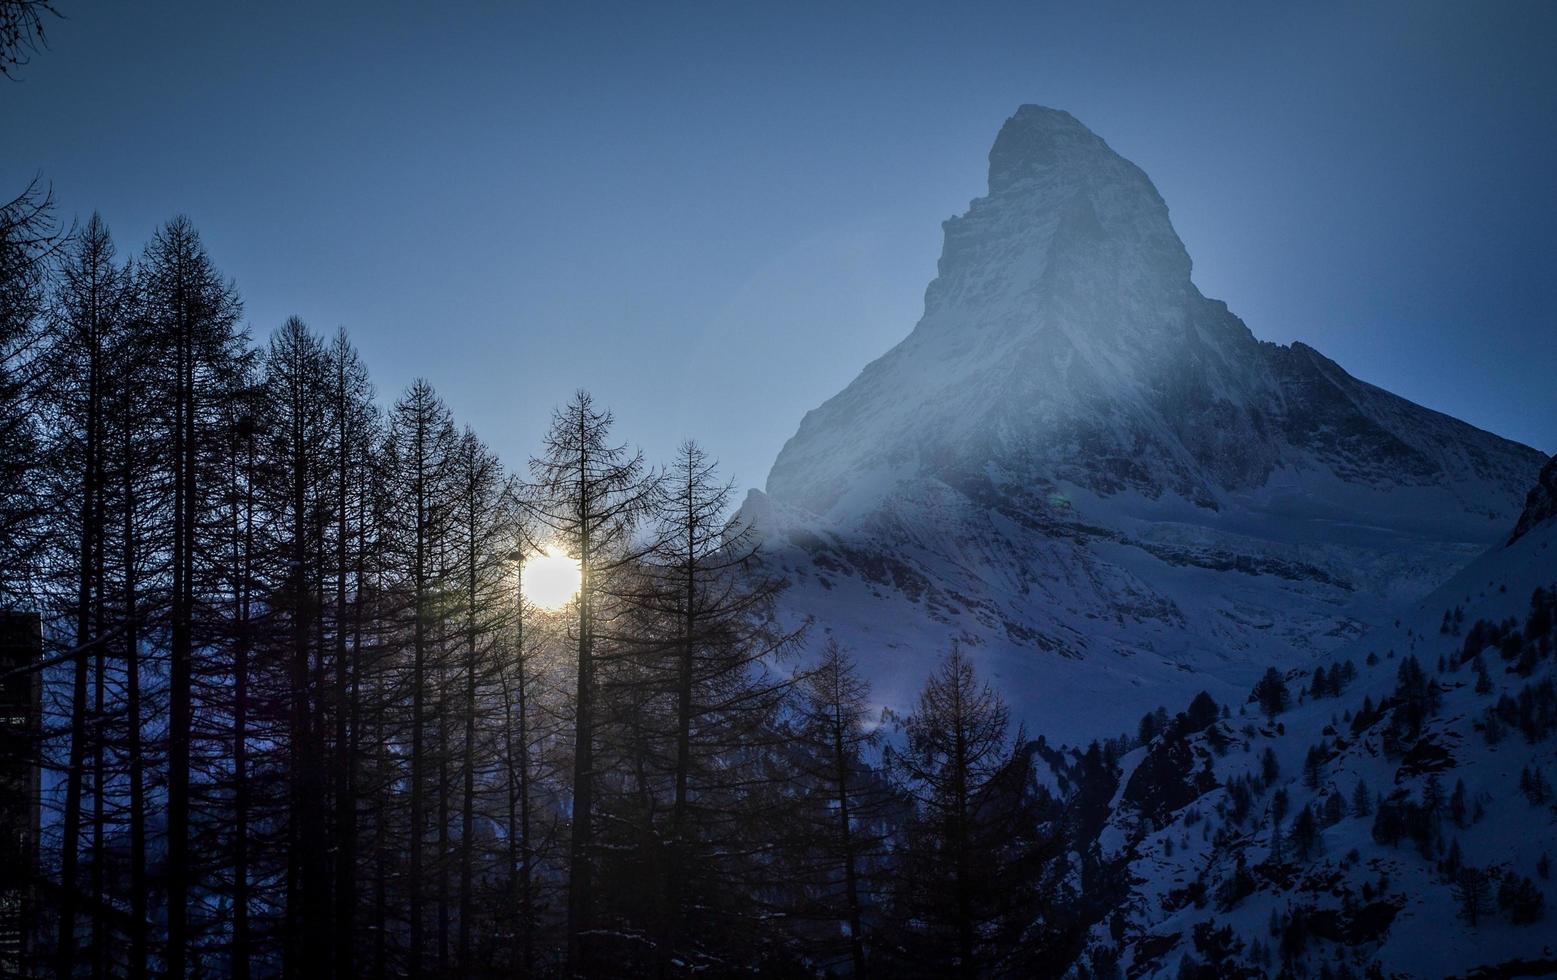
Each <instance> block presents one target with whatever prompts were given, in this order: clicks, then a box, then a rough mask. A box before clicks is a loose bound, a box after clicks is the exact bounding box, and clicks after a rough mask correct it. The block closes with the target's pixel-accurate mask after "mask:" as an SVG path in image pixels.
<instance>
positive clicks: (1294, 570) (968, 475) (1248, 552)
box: [741, 106, 1542, 740]
mask: <svg viewBox="0 0 1557 980" xmlns="http://www.w3.org/2000/svg"><path fill="white" fill-rule="evenodd" d="M945 236H946V242H945V247H944V251H943V254H942V258H941V262H940V269H939V275H938V276H937V278H936V279H935V281H934V282H933V283H931V285H930V287H929V289H928V291H927V292H926V296H925V313H924V317H923V319H921V321H920V322H919V324H918V325H917V326H916V327H915V328H914V330H913V332H912V333H911V334H910V335H909V336H908V337H907V338H906V339H905V340H904V341H903V342H902V343H900V344H899V345H898V346H897V347H895V348H893V349H892V350H891V351H889V352H888V353H887V354H885V355H884V356H883V357H881V358H880V359H878V360H877V361H875V362H874V363H872V364H871V365H869V366H868V367H866V368H865V370H864V371H863V372H862V373H861V374H860V376H859V377H858V378H857V379H856V380H855V381H854V382H853V383H852V384H850V385H849V386H848V387H847V388H846V389H845V390H844V391H842V392H841V393H839V394H838V395H837V396H835V397H834V398H832V399H830V400H829V401H828V402H826V403H825V404H824V405H822V406H821V407H820V408H818V409H816V410H814V411H812V412H810V413H808V414H807V415H806V417H805V419H804V420H803V421H802V423H801V425H800V428H799V431H798V432H797V433H796V435H795V436H794V438H792V439H791V440H790V441H789V443H788V444H787V445H786V446H785V447H784V449H783V451H782V452H781V454H780V455H779V458H778V460H777V461H776V462H775V464H774V467H773V470H772V473H771V474H770V475H769V478H768V483H767V492H766V493H761V492H756V491H753V493H752V494H751V495H750V497H749V498H748V500H747V501H746V504H745V506H744V507H743V509H742V513H741V518H742V520H743V521H745V522H746V523H748V524H750V525H753V526H755V528H756V529H757V530H758V532H759V533H760V535H761V536H762V538H763V542H764V551H765V553H766V554H767V556H768V560H769V561H770V562H771V563H772V565H773V567H774V568H775V569H776V570H777V571H779V572H780V573H782V574H783V575H784V576H785V577H786V578H788V579H789V581H790V582H791V585H792V587H791V589H790V590H789V594H788V596H787V597H786V600H785V602H786V608H787V610H788V612H789V615H791V616H792V617H794V618H797V619H798V618H800V617H803V616H807V615H809V616H814V617H815V618H816V620H817V624H818V625H817V630H816V633H815V635H816V636H817V637H818V638H820V637H821V636H822V635H824V634H834V635H837V636H838V637H839V638H840V639H841V640H843V641H844V642H846V643H847V644H848V645H849V646H851V647H852V648H853V649H854V650H855V651H856V654H857V656H858V657H859V659H860V661H861V663H862V665H863V666H864V668H865V669H866V671H867V672H868V673H869V675H870V676H871V678H872V681H873V683H874V685H875V689H876V692H877V695H878V696H879V697H880V698H881V699H882V700H883V701H884V702H885V703H886V704H888V705H891V706H894V707H903V706H905V705H906V704H907V703H908V702H909V700H910V698H911V697H912V694H913V692H914V691H916V690H917V689H918V687H919V685H920V684H921V683H922V682H923V679H924V677H925V675H926V674H927V672H928V670H929V668H930V665H931V664H932V663H933V662H934V661H935V660H936V658H938V657H939V656H941V655H942V654H943V653H944V651H945V649H946V646H947V644H948V643H949V641H950V640H951V639H953V638H957V639H961V640H962V641H963V642H964V644H965V645H966V646H967V647H968V648H969V649H970V650H971V651H972V652H973V655H974V656H975V657H976V658H977V662H978V664H979V667H980V670H981V671H983V672H984V673H985V674H986V675H987V676H990V677H992V678H993V679H994V680H995V681H996V683H997V684H998V686H999V687H1000V689H1001V691H1002V693H1004V694H1005V696H1006V697H1007V698H1008V699H1009V700H1010V701H1011V702H1012V704H1013V706H1014V707H1015V709H1016V711H1017V713H1018V715H1019V716H1020V717H1022V718H1023V719H1025V720H1026V721H1027V723H1028V725H1029V727H1030V729H1031V730H1032V731H1034V732H1044V733H1048V734H1049V735H1050V736H1051V737H1053V738H1057V739H1067V740H1077V739H1081V738H1084V737H1088V736H1093V735H1100V734H1106V733H1110V732H1116V731H1118V730H1120V729H1121V728H1122V727H1124V726H1125V725H1127V724H1133V719H1135V718H1137V717H1139V715H1140V714H1141V712H1142V711H1143V710H1145V709H1147V708H1150V707H1152V706H1154V705H1156V704H1158V703H1161V702H1163V701H1170V702H1171V701H1177V700H1182V699H1183V696H1187V695H1188V694H1190V693H1193V692H1195V691H1198V690H1200V689H1202V688H1203V689H1206V690H1209V691H1210V692H1211V693H1212V694H1213V696H1215V697H1217V698H1218V699H1219V700H1221V699H1226V698H1228V697H1231V696H1234V695H1235V694H1238V693H1239V692H1245V691H1247V690H1248V688H1249V685H1250V684H1251V683H1252V682H1253V680H1254V679H1255V678H1256V677H1257V676H1259V674H1260V673H1261V672H1262V671H1263V670H1264V669H1265V668H1266V667H1267V666H1269V665H1271V664H1280V665H1282V666H1290V665H1295V664H1300V663H1307V662H1310V661H1311V660H1313V658H1314V657H1316V656H1319V655H1322V654H1325V653H1327V652H1329V651H1332V650H1334V649H1336V648H1338V647H1340V646H1342V645H1343V644H1345V643H1347V642H1349V641H1351V640H1354V639H1355V638H1356V637H1358V636H1359V635H1361V634H1362V633H1363V632H1364V631H1365V630H1366V629H1367V628H1368V627H1369V626H1372V625H1376V624H1379V623H1383V622H1387V621H1388V619H1389V613H1388V611H1389V610H1390V609H1392V608H1394V607H1395V606H1396V605H1398V604H1399V603H1401V602H1403V601H1406V600H1409V599H1413V598H1416V597H1419V596H1421V595H1423V594H1425V593H1426V592H1428V591H1430V590H1431V589H1432V588H1434V587H1435V586H1437V585H1439V584H1441V583H1442V582H1443V581H1444V580H1445V579H1447V578H1448V577H1449V576H1450V575H1451V574H1452V573H1453V572H1454V571H1455V570H1456V569H1458V568H1459V567H1461V566H1462V565H1464V564H1465V563H1466V562H1467V561H1469V560H1470V559H1471V558H1472V557H1473V556H1474V555H1476V554H1477V553H1478V552H1479V551H1481V550H1482V549H1483V548H1485V547H1486V546H1487V545H1488V544H1490V543H1492V542H1493V541H1495V540H1498V539H1500V538H1502V537H1506V536H1507V534H1508V533H1509V528H1510V526H1511V525H1512V524H1513V522H1514V519H1515V517H1516V516H1517V515H1518V514H1519V512H1520V505H1521V502H1522V499H1523V496H1524V493H1525V491H1526V490H1527V488H1528V487H1529V486H1530V484H1531V483H1532V482H1533V481H1534V479H1535V476H1536V473H1537V471H1538V470H1539V469H1540V466H1541V463H1542V457H1541V455H1540V454H1539V453H1537V452H1535V451H1534V450H1532V449H1529V448H1528V447H1525V446H1521V445H1518V444H1516V443H1512V442H1509V441H1508V440H1505V439H1501V438H1499V437H1497V436H1494V435H1491V434H1489V433H1486V432H1482V431H1480V430H1478V429H1475V428H1473V427H1471V426H1469V425H1466V424H1464V423H1462V422H1459V421H1456V420H1454V419H1451V418H1448V417H1446V416H1444V415H1441V414H1439V413H1436V412H1432V411H1430V410H1428V409H1425V408H1422V407H1420V406H1417V405H1414V404H1412V403H1410V402H1407V401H1404V400H1403V399H1400V398H1398V397H1396V396H1394V395H1391V394H1389V393H1388V392H1385V391H1382V390H1380V389H1378V388H1375V387H1373V386H1371V385H1368V384H1366V383H1364V382H1362V381H1359V380H1357V379H1355V378H1352V377H1350V376H1349V375H1347V374H1346V372H1345V371H1343V370H1342V369H1341V368H1340V367H1339V366H1337V365H1336V364H1334V363H1333V362H1331V361H1329V360H1327V359H1326V358H1324V357H1323V356H1322V355H1320V354H1319V353H1318V352H1317V351H1314V350H1313V349H1311V348H1309V347H1306V346H1303V345H1301V344H1294V345H1292V346H1291V347H1282V346H1277V345H1274V344H1269V343H1263V342H1261V341H1258V340H1256V339H1255V338H1254V336H1253V335H1252V334H1251V333H1250V332H1249V330H1248V329H1247V328H1246V327H1245V326H1244V324H1243V323H1242V321H1240V320H1239V319H1238V318H1237V317H1236V316H1234V315H1233V314H1231V313H1230V312H1229V311H1228V310H1227V308H1226V306H1225V305H1224V304H1222V303H1219V302H1217V301H1215V300H1210V299H1207V298H1205V297H1203V296H1202V295H1201V294H1200V293H1199V291H1198V290H1197V289H1196V288H1195V286H1194V285H1193V283H1192V282H1191V280H1190V259H1189V256H1188V254H1187V253H1186V252H1185V249H1184V246H1183V245H1182V243H1181V242H1180V241H1179V239H1178V236H1177V235H1176V234H1175V232H1174V231H1173V227H1172V225H1171V223H1170V222H1169V220H1168V212H1167V207H1166V205H1165V204H1164V203H1163V201H1162V198H1161V197H1160V196H1159V195H1158V193H1157V191H1156V189H1155V188H1154V187H1153V186H1152V184H1151V182H1150V181H1149V180H1148V179H1147V177H1146V175H1145V174H1143V173H1142V172H1141V171H1140V170H1139V169H1138V168H1136V167H1135V166H1134V165H1133V164H1131V163H1129V162H1128V161H1126V160H1124V159H1123V158H1121V157H1120V156H1118V155H1117V154H1116V153H1114V152H1113V151H1112V150H1111V149H1110V148H1109V147H1108V146H1107V144H1106V143H1104V142H1103V141H1102V140H1101V139H1100V138H1098V137H1097V136H1095V135H1094V134H1092V133H1091V132H1090V131H1088V130H1087V129H1086V128H1085V127H1084V126H1082V125H1081V124H1080V123H1079V122H1077V121H1076V120H1075V119H1074V118H1072V117H1071V116H1070V115H1069V114H1067V113H1064V112H1060V111H1056V110H1053V109H1046V108H1041V107H1038V106H1024V107H1022V108H1021V109H1020V110H1019V111H1018V112H1017V113H1016V115H1015V116H1013V117H1012V118H1011V119H1010V120H1008V121H1007V123H1006V125H1005V127H1004V128H1003V129H1002V130H1001V132H1000V134H999V137H998V138H997V139H996V141H995V145H994V148H993V150H992V151H991V153H990V173H989V192H988V194H987V195H986V196H984V197H982V198H979V199H978V200H975V201H974V202H973V204H972V205H971V207H970V208H969V210H968V212H967V213H966V214H964V215H962V216H961V217H957V218H953V219H952V220H950V221H948V222H947V223H946V225H945Z"/></svg>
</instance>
